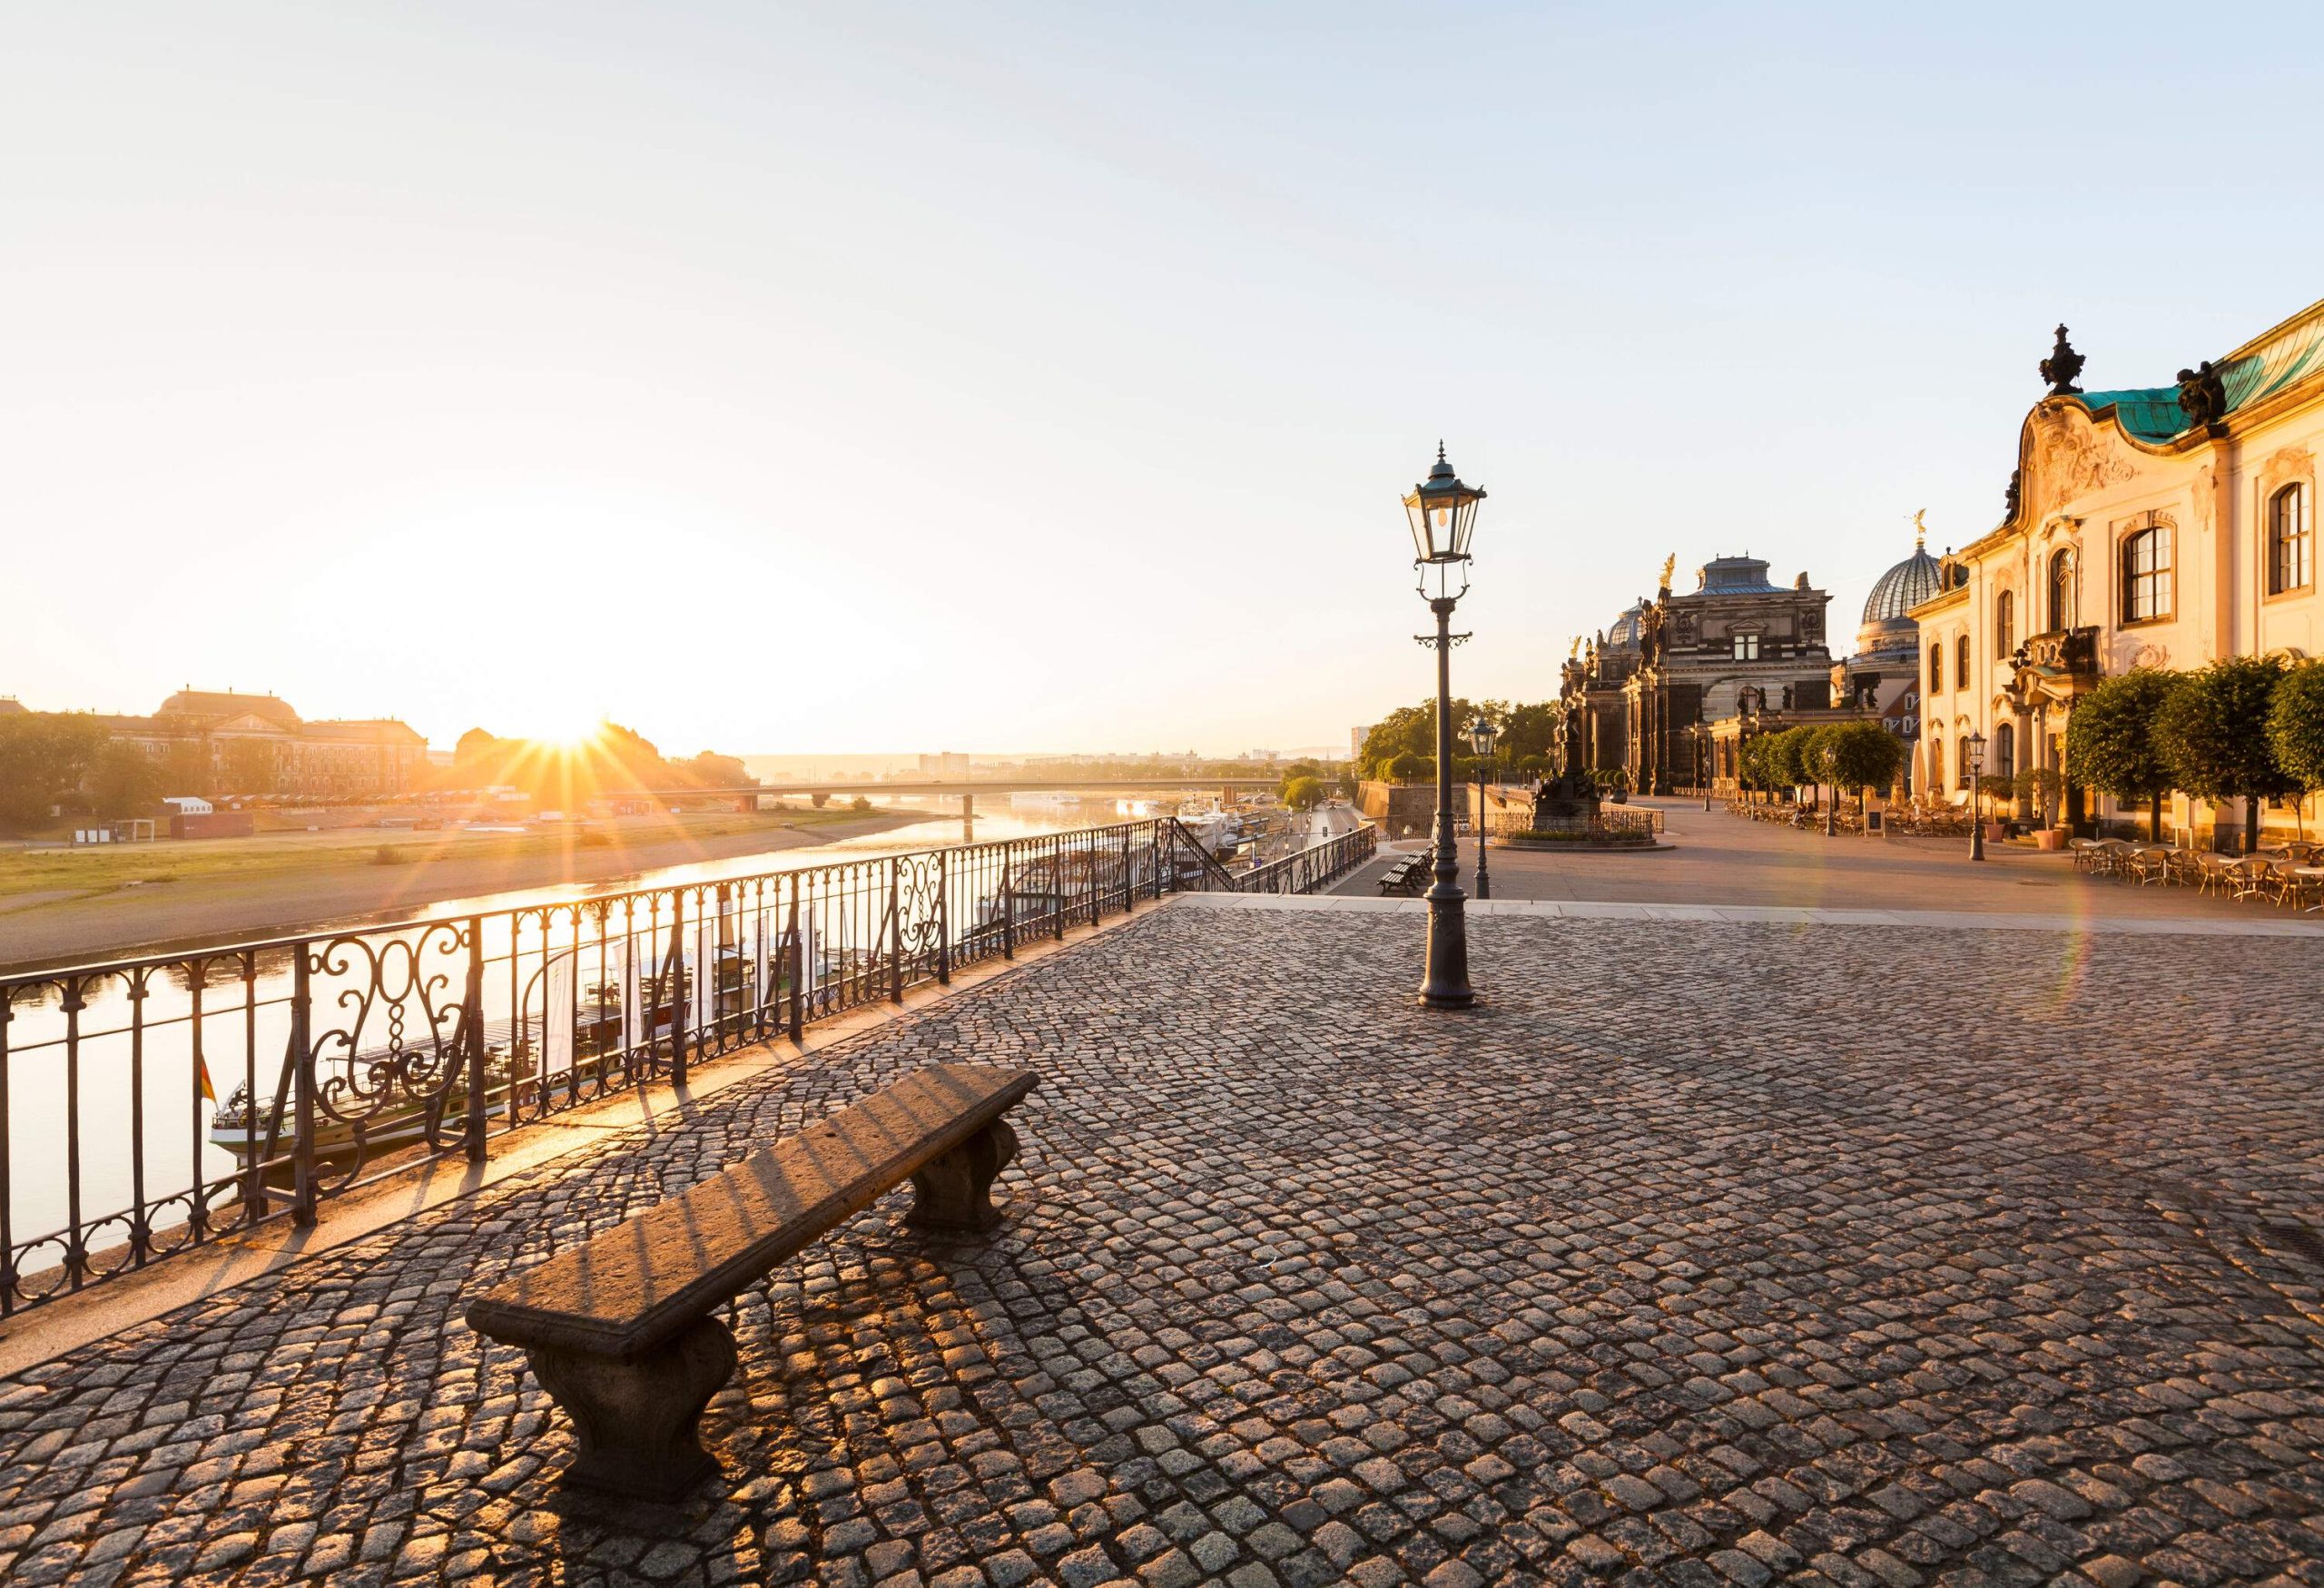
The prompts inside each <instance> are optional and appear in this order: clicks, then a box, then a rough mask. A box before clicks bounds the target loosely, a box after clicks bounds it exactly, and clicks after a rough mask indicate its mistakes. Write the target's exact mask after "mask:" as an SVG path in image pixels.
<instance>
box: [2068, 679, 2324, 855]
mask: <svg viewBox="0 0 2324 1588" xmlns="http://www.w3.org/2000/svg"><path fill="white" fill-rule="evenodd" d="M2066 776H2067V777H2068V778H2070V779H2072V780H2073V782H2075V783H2078V784H2084V785H2086V786H2088V787H2091V788H2095V789H2097V790H2099V791H2100V792H2102V793H2104V794H2112V796H2113V797H2114V798H2115V799H2117V800H2120V801H2122V802H2123V803H2124V804H2143V805H2145V806H2146V807H2147V813H2148V823H2149V828H2148V831H2149V835H2150V836H2152V838H2153V839H2154V840H2155V841H2157V842H2158V843H2159V842H2161V840H2162V801H2163V797H2164V796H2165V795H2166V794H2171V792H2173V791H2174V790H2175V791H2177V792H2179V793H2181V794H2190V795H2191V796H2193V797H2194V798H2196V799H2200V800H2209V801H2211V803H2212V804H2219V803H2220V802H2221V801H2224V800H2230V799H2240V800H2242V801H2243V802H2244V807H2243V847H2244V851H2245V853H2250V851H2252V850H2254V849H2257V848H2258V847H2259V843H2260V801H2262V800H2270V799H2283V798H2287V797H2304V796H2306V795H2307V794H2309V793H2310V792H2312V791H2314V790H2316V789H2319V788H2324V661H2319V660H2310V661H2305V662H2299V663H2297V664H2294V665H2290V666H2287V665H2286V664H2285V663H2283V662H2282V661H2281V660H2280V659H2278V658H2276V657H2274V656H2230V657H2226V658H2223V659H2221V660H2220V661H2216V662H2213V663H2211V665H2210V666H2207V667H2201V668H2198V669H2197V670H2195V671H2193V672H2190V673H2176V672H2168V671H2165V670H2163V669H2161V668H2156V667H2134V668H2132V670H2131V671H2129V672H2127V673H2124V674H2122V675H2121V676H2118V677H2113V678H2109V679H2107V680H2105V681H2104V682H2103V683H2102V684H2100V685H2099V686H2098V687H2097V688H2095V689H2093V690H2092V691H2091V692H2090V694H2088V695H2085V696H2083V699H2082V700H2081V701H2080V702H2079V703H2078V704H2076V705H2075V706H2074V709H2073V715H2072V716H2070V717H2068V718H2067V719H2066Z"/></svg>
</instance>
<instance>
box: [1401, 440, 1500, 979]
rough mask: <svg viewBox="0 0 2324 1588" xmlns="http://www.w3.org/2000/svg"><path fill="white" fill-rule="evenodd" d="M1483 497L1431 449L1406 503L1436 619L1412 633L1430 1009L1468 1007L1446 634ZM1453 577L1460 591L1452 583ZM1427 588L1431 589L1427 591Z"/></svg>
mask: <svg viewBox="0 0 2324 1588" xmlns="http://www.w3.org/2000/svg"><path fill="white" fill-rule="evenodd" d="M1484 499H1485V493H1484V492H1482V491H1481V490H1479V489H1477V488H1475V487H1474V486H1467V485H1462V483H1461V480H1460V477H1459V476H1457V475H1455V474H1454V473H1453V472H1452V465H1451V464H1450V463H1447V462H1445V461H1444V443H1443V442H1442V441H1439V442H1438V443H1437V444H1436V467H1434V468H1433V469H1430V470H1429V471H1428V478H1426V479H1425V480H1423V481H1422V482H1421V483H1420V484H1419V485H1416V486H1414V487H1413V493H1412V495H1410V496H1408V497H1406V498H1404V514H1405V516H1406V517H1407V518H1410V519H1411V520H1412V530H1413V569H1414V570H1415V572H1416V573H1417V574H1418V576H1419V584H1420V593H1421V595H1422V596H1423V597H1426V599H1427V601H1428V609H1429V610H1430V611H1431V612H1433V613H1434V614H1435V615H1436V632H1435V633H1434V634H1433V635H1427V634H1422V635H1414V636H1413V638H1415V639H1417V640H1418V641H1419V642H1420V643H1421V644H1423V645H1424V646H1426V645H1433V646H1435V647H1436V865H1435V868H1434V876H1435V885H1434V886H1433V887H1431V888H1430V889H1429V890H1428V959H1427V962H1426V964H1425V966H1424V967H1423V971H1422V974H1421V983H1420V1001H1421V1002H1423V1003H1424V1004H1426V1005H1428V1006H1429V1007H1430V1008H1432V1009H1461V1008H1464V1007H1466V1006H1467V1005H1469V1004H1472V1003H1474V1002H1475V1001H1476V1000H1477V995H1476V993H1475V992H1474V991H1472V990H1471V989H1470V986H1469V927H1468V921H1467V918H1466V916H1465V915H1464V914H1463V913H1462V908H1461V907H1462V904H1464V903H1466V902H1467V901H1468V895H1467V894H1465V893H1462V892H1461V883H1460V876H1461V855H1460V851H1459V850H1457V849H1456V848H1455V847H1454V846H1453V838H1452V647H1453V646H1456V645H1459V644H1460V643H1461V642H1462V640H1464V639H1466V638H1468V637H1469V636H1467V635H1465V634H1454V633H1453V632H1452V608H1453V607H1454V606H1456V605H1457V604H1458V603H1459V602H1460V599H1461V597H1463V596H1465V595H1467V594H1468V593H1469V537H1470V536H1471V535H1472V534H1473V533H1474V532H1475V530H1476V527H1477V504H1478V503H1479V502H1481V501H1483V500H1484ZM1455 579H1458V580H1459V581H1460V585H1459V587H1458V588H1455V587H1454V586H1453V581H1454V580H1455ZM1432 585H1433V589H1432V588H1431V586H1432Z"/></svg>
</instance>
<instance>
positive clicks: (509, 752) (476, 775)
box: [439, 723, 758, 805]
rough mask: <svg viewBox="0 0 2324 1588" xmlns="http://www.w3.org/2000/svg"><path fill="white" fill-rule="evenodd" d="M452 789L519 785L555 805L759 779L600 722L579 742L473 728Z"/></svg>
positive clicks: (710, 754) (726, 758) (729, 760)
mask: <svg viewBox="0 0 2324 1588" xmlns="http://www.w3.org/2000/svg"><path fill="white" fill-rule="evenodd" d="M439 781H441V782H442V783H443V784H444V785H445V786H446V787H448V788H483V787H491V786H496V785H498V786H504V787H509V788H521V789H523V790H524V791H525V792H526V793H527V794H531V795H532V796H533V797H534V798H536V799H537V800H543V801H546V802H547V803H548V804H555V805H571V804H580V803H582V802H584V801H586V800H588V799H591V798H594V797H598V796H603V795H617V794H626V793H633V792H635V791H636V790H639V789H647V788H663V789H666V788H687V787H693V788H737V787H742V786H744V785H747V784H753V783H756V782H757V781H758V780H757V779H756V778H754V777H753V776H752V775H751V774H750V772H749V769H748V768H746V767H745V766H743V763H742V762H741V761H740V760H738V759H737V758H736V757H734V756H732V755H718V754H717V753H715V752H714V751H710V750H704V752H703V753H702V754H700V755H695V756H693V757H691V758H689V759H686V760H669V759H665V757H664V756H663V755H662V752H661V751H660V750H659V749H658V748H657V747H655V744H654V741H653V740H651V739H648V738H647V737H645V735H643V734H640V733H638V732H637V731H636V730H635V729H634V728H625V727H624V726H622V725H620V724H619V723H603V724H600V725H598V728H597V731H596V733H594V734H592V735H590V736H589V737H588V738H586V739H584V740H582V741H581V742H580V743H578V744H575V745H551V744H544V743H542V742H540V741H538V740H536V739H504V738H500V737H498V736H497V735H494V734H492V733H490V732H488V731H487V730H486V729H483V728H470V729H469V730H468V732H467V733H465V734H462V735H460V737H459V741H458V744H456V745H454V746H453V750H452V766H451V770H450V772H449V773H448V774H446V775H445V776H444V777H442V778H441V779H440V780H439Z"/></svg>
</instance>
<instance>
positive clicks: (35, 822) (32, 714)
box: [0, 711, 105, 827]
mask: <svg viewBox="0 0 2324 1588" xmlns="http://www.w3.org/2000/svg"><path fill="white" fill-rule="evenodd" d="M104 747H105V730H104V725H103V724H101V723H99V722H98V721H97V719H96V718H94V717H92V716H83V715H79V714H77V713H74V712H61V711H25V712H10V713H9V714H8V715H5V716H0V822H5V823H7V824H9V825H11V826H15V827H37V826H39V825H41V824H44V823H45V822H47V821H49V820H50V819H51V818H52V817H54V814H55V813H56V810H57V808H58V807H59V806H64V805H70V804H74V802H75V801H76V800H77V798H78V797H79V794H80V789H81V784H82V782H83V780H84V779H85V778H86V777H87V776H88V774H89V769H90V768H91V767H92V766H93V765H94V764H95V763H96V759H97V756H98V755H99V753H100V752H102V751H103V749H104Z"/></svg>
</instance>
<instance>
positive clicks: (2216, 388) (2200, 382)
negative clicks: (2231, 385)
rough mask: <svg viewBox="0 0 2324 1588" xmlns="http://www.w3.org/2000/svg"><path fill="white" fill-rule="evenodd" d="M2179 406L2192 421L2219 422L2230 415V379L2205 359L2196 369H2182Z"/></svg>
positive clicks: (2180, 373)
mask: <svg viewBox="0 0 2324 1588" xmlns="http://www.w3.org/2000/svg"><path fill="white" fill-rule="evenodd" d="M2179 406H2180V407H2181V409H2185V410H2186V414H2187V422H2188V423H2189V424H2190V425H2193V426H2197V427H2199V428H2200V427H2204V426H2210V425H2215V424H2217V423H2219V421H2220V420H2221V419H2225V418H2226V417H2227V383H2226V382H2225V381H2223V380H2221V379H2220V372H2219V371H2218V370H2214V369H2212V368H2211V360H2209V359H2205V360H2203V361H2202V362H2201V364H2200V365H2198V366H2197V367H2196V368H2194V369H2192V370H2180V371H2179Z"/></svg>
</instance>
